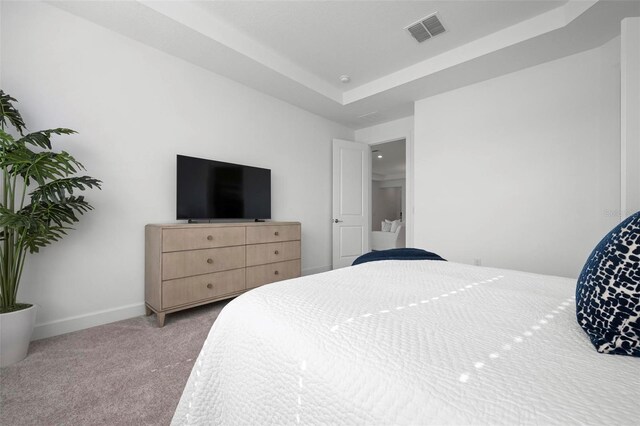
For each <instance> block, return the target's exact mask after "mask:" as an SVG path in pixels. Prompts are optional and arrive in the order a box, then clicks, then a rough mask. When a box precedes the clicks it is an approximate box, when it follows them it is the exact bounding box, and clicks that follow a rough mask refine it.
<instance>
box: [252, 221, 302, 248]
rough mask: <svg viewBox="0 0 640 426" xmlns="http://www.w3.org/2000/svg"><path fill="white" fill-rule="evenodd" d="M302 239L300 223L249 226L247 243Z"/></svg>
mask: <svg viewBox="0 0 640 426" xmlns="http://www.w3.org/2000/svg"><path fill="white" fill-rule="evenodd" d="M299 239H300V225H273V226H271V225H270V226H247V244H259V243H275V242H278V241H291V240H299Z"/></svg>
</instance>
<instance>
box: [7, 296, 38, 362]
mask: <svg viewBox="0 0 640 426" xmlns="http://www.w3.org/2000/svg"><path fill="white" fill-rule="evenodd" d="M35 321H36V305H32V306H31V307H30V308H27V309H21V310H19V311H15V312H9V313H7V314H0V367H7V366H9V365H11V364H15V363H16V362H18V361H22V360H23V359H24V358H25V357H26V356H27V352H28V351H29V341H30V340H31V334H32V333H33V325H34V323H35Z"/></svg>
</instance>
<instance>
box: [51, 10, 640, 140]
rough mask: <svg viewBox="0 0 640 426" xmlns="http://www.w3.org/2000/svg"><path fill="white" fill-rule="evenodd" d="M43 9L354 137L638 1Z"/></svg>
mask: <svg viewBox="0 0 640 426" xmlns="http://www.w3.org/2000/svg"><path fill="white" fill-rule="evenodd" d="M50 3H51V4H52V5H54V6H56V7H59V8H61V9H64V10H67V11H69V12H71V13H73V14H75V15H78V16H80V17H83V18H85V19H88V20H90V21H93V22H95V23H97V24H99V25H101V26H104V27H106V28H109V29H111V30H113V31H116V32H118V33H120V34H123V35H125V36H127V37H130V38H132V39H135V40H138V41H140V42H142V43H145V44H147V45H149V46H152V47H154V48H156V49H159V50H162V51H164V52H166V53H168V54H171V55H173V56H176V57H179V58H182V59H184V60H186V61H189V62H191V63H193V64H195V65H197V66H200V67H202V68H205V69H208V70H211V71H213V72H215V73H217V74H220V75H222V76H225V77H228V78H230V79H233V80H236V81H238V82H240V83H242V84H245V85H247V86H249V87H252V88H254V89H256V90H259V91H262V92H264V93H267V94H269V95H272V96H274V97H277V98H280V99H282V100H284V101H286V102H289V103H291V104H293V105H296V106H299V107H301V108H304V109H306V110H308V111H311V112H313V113H315V114H318V115H321V116H324V117H326V118H328V119H330V120H334V121H336V122H339V123H343V124H345V125H347V126H350V127H352V128H354V129H357V128H362V127H367V126H370V125H372V124H376V123H381V122H384V121H389V120H392V119H395V118H400V117H405V116H408V115H411V114H412V113H413V102H414V101H415V100H418V99H421V98H424V97H427V96H432V95H434V94H437V93H441V92H443V91H446V90H452V89H455V88H458V87H462V86H464V85H468V84H472V83H475V82H478V81H482V80H486V79H489V78H493V77H497V76H499V75H503V74H506V73H509V72H513V71H516V70H518V69H522V68H525V67H529V66H533V65H536V64H539V63H543V62H546V61H550V60H553V59H556V58H560V57H562V56H566V55H570V54H574V53H578V52H580V51H584V50H587V49H590V48H593V47H597V46H599V45H602V44H603V43H605V42H607V41H609V40H611V39H612V38H613V37H615V36H616V35H618V34H619V32H620V20H621V19H622V18H623V17H625V16H640V1H638V0H629V1H625V0H568V1H544V0H541V1H531V0H509V1H506V0H504V1H487V0H473V1H469V0H467V1H463V0H458V1H380V2H376V1H363V0H359V1H348V0H343V1H285V2H272V1H263V2H244V1H234V2H224V1H222V2H218V1H216V2H202V1H200V2H194V1H155V0H153V1H151V0H140V1H133V0H129V1H100V2H93V1H51V2H50ZM434 11H437V12H438V13H439V15H440V17H441V20H442V22H443V24H444V25H445V27H446V28H447V30H448V31H447V32H446V33H444V34H442V35H439V36H437V37H434V38H433V39H431V40H428V41H426V42H424V43H422V44H418V43H417V42H415V41H414V40H413V39H412V38H410V37H409V36H408V35H407V34H406V33H405V32H404V30H403V28H404V27H405V26H406V25H408V24H410V23H412V22H415V21H416V20H418V19H420V18H422V17H424V16H426V15H428V14H430V13H432V12H434ZM341 74H349V75H351V77H352V82H351V83H349V84H347V85H343V84H341V83H339V82H338V81H337V77H338V76H339V75H341Z"/></svg>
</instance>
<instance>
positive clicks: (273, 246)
mask: <svg viewBox="0 0 640 426" xmlns="http://www.w3.org/2000/svg"><path fill="white" fill-rule="evenodd" d="M292 259H300V241H286V242H283V243H269V244H254V245H250V246H247V266H255V265H264V264H265V263H274V262H283V261H285V260H292Z"/></svg>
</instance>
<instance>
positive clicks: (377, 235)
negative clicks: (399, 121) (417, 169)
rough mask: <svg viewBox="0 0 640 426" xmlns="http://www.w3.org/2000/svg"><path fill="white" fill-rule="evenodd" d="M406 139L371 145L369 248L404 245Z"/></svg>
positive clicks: (381, 248) (379, 248) (377, 248)
mask: <svg viewBox="0 0 640 426" xmlns="http://www.w3.org/2000/svg"><path fill="white" fill-rule="evenodd" d="M406 153H407V148H406V139H404V138H403V139H399V140H395V141H391V142H385V143H381V144H377V145H372V146H371V229H370V232H371V239H370V241H371V249H372V250H385V249H390V248H399V247H405V246H406V238H405V235H406V221H405V218H406V211H407V210H406V209H407V176H406V174H407V165H406V162H407V160H406V159H407V154H406Z"/></svg>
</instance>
